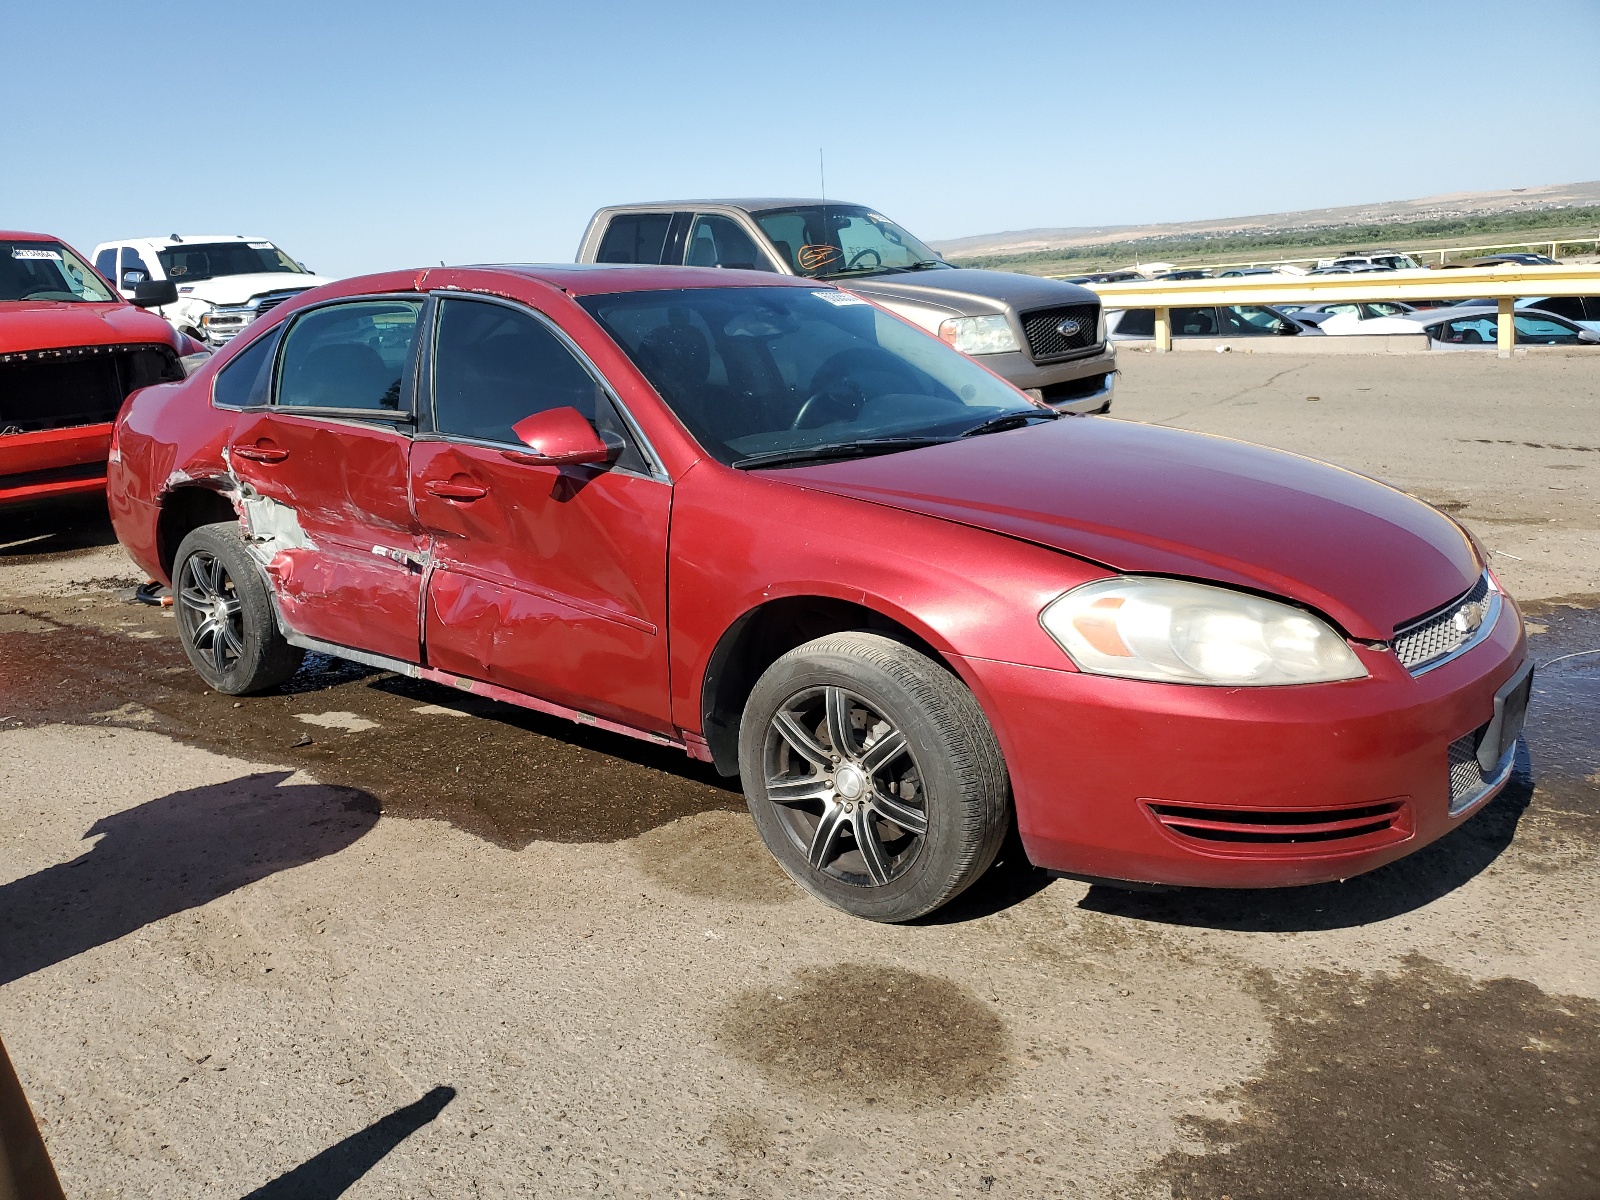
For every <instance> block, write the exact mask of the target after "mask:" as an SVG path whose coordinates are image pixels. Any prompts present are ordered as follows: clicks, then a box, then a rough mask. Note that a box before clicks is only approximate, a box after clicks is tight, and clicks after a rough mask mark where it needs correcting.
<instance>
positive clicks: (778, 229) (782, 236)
mask: <svg viewBox="0 0 1600 1200" xmlns="http://www.w3.org/2000/svg"><path fill="white" fill-rule="evenodd" d="M754 215H755V219H756V224H757V225H759V226H761V230H762V232H763V233H765V234H766V235H767V239H768V240H769V241H770V242H771V243H772V244H773V247H774V248H775V249H776V250H777V251H778V253H779V254H780V255H782V256H783V259H784V261H785V262H787V263H788V264H789V268H790V270H792V271H794V273H795V274H796V275H808V276H810V277H812V278H814V279H832V278H834V277H836V276H840V275H871V274H876V273H881V272H885V271H906V270H920V269H924V268H934V267H943V266H945V263H944V262H943V261H942V260H941V259H940V258H939V256H938V255H937V254H935V253H934V252H933V251H932V250H930V249H928V247H926V246H924V245H923V244H922V243H921V242H919V241H918V240H917V239H916V238H914V237H912V236H911V235H910V234H909V233H907V232H906V231H905V230H904V229H901V228H900V226H898V225H896V224H895V223H894V222H893V221H891V220H889V218H888V217H885V216H880V215H879V214H878V213H875V212H873V211H872V210H871V209H867V208H861V207H859V206H858V205H854V204H808V205H805V206H803V207H799V208H775V209H768V210H767V211H765V212H758V213H756V214H754Z"/></svg>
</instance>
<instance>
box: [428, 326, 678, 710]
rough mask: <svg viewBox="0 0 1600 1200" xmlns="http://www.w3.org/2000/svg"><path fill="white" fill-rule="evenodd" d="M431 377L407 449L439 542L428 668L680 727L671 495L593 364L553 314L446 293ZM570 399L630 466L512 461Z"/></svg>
mask: <svg viewBox="0 0 1600 1200" xmlns="http://www.w3.org/2000/svg"><path fill="white" fill-rule="evenodd" d="M438 305H439V307H438V316H437V320H436V323H435V327H434V328H435V332H434V336H433V345H432V347H431V351H430V355H429V358H428V360H427V362H426V364H425V367H424V377H425V379H427V381H428V382H429V384H430V386H431V394H432V424H433V431H432V432H431V433H428V434H426V435H423V436H421V437H419V438H418V440H417V443H416V446H415V448H414V449H413V451H412V458H411V475H412V493H413V495H414V496H415V498H416V506H417V515H418V518H419V520H420V521H421V523H422V525H423V526H424V527H425V528H426V530H427V531H428V533H429V534H430V535H431V538H432V541H431V547H430V554H431V559H432V564H433V565H432V568H431V570H430V573H429V577H428V585H427V595H426V598H425V599H426V612H425V617H424V622H423V628H424V639H425V652H426V655H427V662H428V665H429V666H433V667H437V668H439V669H440V670H444V671H449V672H452V673H454V674H458V675H466V676H470V677H472V678H475V679H482V680H485V681H487V682H490V683H495V684H499V685H501V686H503V687H507V688H511V689H513V690H515V691H519V692H524V693H527V694H529V695H533V696H538V697H541V698H543V699H546V700H549V701H552V702H553V703H556V704H561V705H564V706H566V707H568V708H575V709H578V710H580V711H582V712H588V713H593V714H595V715H598V716H604V717H607V718H609V719H612V720H617V721H621V722H623V723H626V724H629V725H633V726H636V727H640V728H645V729H651V730H657V731H661V732H668V731H670V730H671V729H672V723H671V714H670V695H669V688H668V675H667V621H666V606H667V596H666V578H667V525H668V518H669V516H670V513H671V504H672V488H671V485H670V484H669V483H668V482H667V480H666V478H665V477H664V475H663V474H662V473H661V472H660V470H659V469H658V468H657V467H656V466H655V464H654V460H653V457H652V456H651V455H650V453H649V450H648V448H647V447H646V446H645V445H644V443H643V441H642V439H641V438H640V436H639V435H638V434H637V432H636V430H635V429H634V428H633V426H632V424H631V423H630V422H629V421H628V420H627V418H626V416H625V414H624V413H623V411H622V409H621V407H620V405H619V404H618V403H617V401H616V400H615V398H614V397H613V396H612V395H611V393H610V391H609V389H608V388H607V387H605V386H604V384H603V383H602V381H601V380H600V376H599V374H598V372H597V371H595V369H594V368H593V367H592V366H591V365H590V364H589V363H588V361H587V359H586V358H584V357H583V356H582V355H581V353H580V352H578V351H577V349H576V347H575V346H574V345H573V344H572V343H571V342H570V341H569V340H568V339H567V338H566V337H565V336H564V335H563V334H561V332H560V331H559V329H558V327H557V326H556V325H555V324H554V322H552V321H550V320H548V319H547V318H545V317H544V316H543V315H541V314H537V313H535V312H534V311H532V310H531V309H529V308H526V307H523V306H521V305H517V304H513V303H510V302H503V301H498V300H491V299H488V298H470V299H469V298H465V297H444V298H441V299H439V300H438ZM563 406H570V407H572V408H576V409H577V410H578V411H579V412H580V413H582V415H583V416H584V417H586V418H588V419H589V420H590V421H591V422H592V423H593V424H594V425H595V426H596V428H597V429H598V430H599V431H600V433H601V435H602V436H603V437H605V438H606V439H607V441H608V442H610V443H611V444H613V445H614V446H616V447H617V448H618V451H619V453H618V457H617V459H616V460H615V462H614V463H612V464H611V465H610V466H608V467H597V466H574V467H555V466H540V465H532V464H529V463H527V462H525V461H522V462H519V461H517V456H518V453H519V451H520V452H526V450H527V447H526V446H524V445H522V443H521V442H520V441H519V440H518V439H517V436H516V434H515V433H514V432H513V431H512V426H513V425H515V424H516V423H517V422H518V421H521V420H522V419H523V418H525V417H528V416H531V415H533V414H534V413H537V412H542V411H544V410H546V409H551V408H559V407H563Z"/></svg>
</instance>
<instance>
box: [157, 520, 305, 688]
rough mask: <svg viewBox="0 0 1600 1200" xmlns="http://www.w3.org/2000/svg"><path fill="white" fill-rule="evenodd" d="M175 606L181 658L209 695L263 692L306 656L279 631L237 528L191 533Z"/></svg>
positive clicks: (177, 568) (178, 563) (180, 557)
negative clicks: (207, 687)
mask: <svg viewBox="0 0 1600 1200" xmlns="http://www.w3.org/2000/svg"><path fill="white" fill-rule="evenodd" d="M172 607H173V611H174V612H175V613H176V614H177V618H178V637H179V640H181V641H182V642H183V652H184V653H185V654H187V655H188V656H189V663H190V665H191V666H193V667H194V669H195V670H196V671H197V672H198V673H199V675H200V678H202V679H204V680H205V681H206V683H207V684H208V685H209V686H210V687H211V688H212V689H213V690H214V691H218V692H222V693H224V694H225V695H229V696H243V695H247V694H249V693H250V692H260V691H265V690H266V689H267V688H270V687H275V686H277V685H278V684H280V683H282V682H283V681H284V680H286V679H288V678H289V677H290V676H291V675H293V674H294V673H295V672H296V671H298V670H299V669H300V660H301V659H303V658H304V657H305V651H304V650H301V649H300V648H299V647H297V646H291V645H289V643H288V642H286V641H284V640H283V635H282V634H281V633H280V632H279V631H278V619H277V616H276V615H275V613H274V612H273V608H272V600H271V597H269V596H268V595H267V585H266V583H265V582H264V581H263V580H262V578H261V570H260V568H258V567H257V566H256V564H255V562H254V561H253V560H252V559H251V557H250V552H249V551H248V550H247V549H245V544H244V540H243V539H242V538H241V537H240V536H239V526H238V523H237V522H235V521H219V522H217V523H216V524H215V525H201V526H199V527H198V528H196V529H191V530H190V531H189V535H188V536H187V537H185V538H184V539H183V541H182V542H181V543H180V544H179V546H178V554H177V557H176V558H174V559H173V564H172Z"/></svg>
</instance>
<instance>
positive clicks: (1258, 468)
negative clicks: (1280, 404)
mask: <svg viewBox="0 0 1600 1200" xmlns="http://www.w3.org/2000/svg"><path fill="white" fill-rule="evenodd" d="M769 477H770V478H775V479H782V480H784V481H786V482H788V483H791V484H794V485H797V486H801V487H807V488H814V489H817V490H820V491H827V492H832V493H834V494H835V495H840V496H850V497H854V498H856V499H859V500H865V501H870V502H872V503H875V504H883V505H888V506H891V507H894V508H899V509H904V510H906V511H909V512H917V513H923V514H926V515H928V516H930V517H940V518H943V519H945V520H949V521H956V522H959V523H961V524H964V525H970V526H973V527H976V528H979V529H987V530H992V531H993V532H995V533H999V534H1004V535H1006V536H1008V537H1014V538H1019V539H1022V540H1024V541H1029V542H1033V543H1036V544H1038V545H1042V546H1049V547H1053V548H1055V549H1057V550H1062V551H1065V552H1066V553H1068V554H1072V555H1075V556H1077V557H1080V558H1085V559H1089V560H1091V561H1093V562H1096V563H1100V564H1102V565H1104V566H1106V567H1109V568H1111V569H1112V570H1115V571H1119V572H1129V573H1150V574H1161V575H1177V576H1184V577H1188V578H1197V579H1207V580H1213V581H1216V582H1219V583H1224V584H1231V585H1234V586H1240V587H1245V588H1249V589H1252V590H1255V591H1261V592H1267V593H1271V594H1275V595H1279V596H1285V597H1288V598H1290V599H1292V600H1296V601H1299V602H1300V603H1302V604H1305V605H1308V606H1310V607H1312V608H1315V609H1317V610H1319V611H1321V612H1323V613H1325V614H1326V615H1327V616H1329V617H1331V618H1332V619H1333V620H1334V621H1335V622H1336V623H1337V624H1338V625H1340V626H1341V627H1342V628H1343V629H1344V630H1345V631H1346V632H1347V633H1349V634H1350V635H1351V636H1353V637H1357V638H1363V639H1383V640H1387V639H1388V638H1389V637H1391V636H1392V635H1393V633H1394V630H1395V627H1396V626H1398V625H1401V624H1404V623H1405V622H1407V621H1409V620H1411V619H1412V618H1414V617H1417V616H1420V615H1422V614H1423V613H1426V612H1428V611H1430V610H1432V609H1434V608H1438V607H1439V606H1441V605H1443V604H1446V603H1448V602H1449V601H1450V600H1452V599H1454V598H1455V597H1456V596H1459V595H1460V594H1461V593H1462V592H1464V591H1466V590H1467V588H1469V587H1470V586H1472V584H1473V582H1474V581H1475V580H1476V579H1477V577H1478V575H1479V574H1480V573H1481V572H1482V570H1483V567H1482V564H1481V563H1480V561H1479V558H1478V554H1477V551H1476V549H1475V548H1474V546H1473V545H1472V543H1471V541H1470V540H1469V538H1468V537H1467V535H1466V533H1465V531H1463V530H1462V529H1461V527H1460V526H1458V525H1457V524H1456V523H1455V522H1454V521H1452V520H1450V518H1448V517H1446V516H1445V515H1444V514H1443V513H1441V512H1439V511H1438V510H1437V509H1434V508H1431V507H1430V506H1428V505H1426V504H1424V503H1422V502H1421V501H1420V500H1416V499H1413V498H1412V497H1410V496H1407V495H1406V494H1405V493H1403V492H1400V491H1397V490H1395V489H1393V488H1390V487H1387V486H1385V485H1384V484H1381V483H1378V482H1377V481H1375V480H1372V479H1368V478H1367V477H1366V476H1364V475H1358V474H1356V473H1355V472H1353V471H1346V470H1344V469H1342V468H1340V467H1335V466H1330V465H1328V464H1326V463H1319V462H1315V461H1313V460H1311V459H1306V458H1301V457H1299V456H1298V455H1293V454H1288V453H1285V452H1283V451H1281V450H1269V449H1267V448H1265V447H1262V446H1253V445H1250V444H1248V443H1245V442H1236V441H1231V440H1229V439H1226V438H1218V437H1211V436H1208V435H1204V434H1198V433H1189V432H1186V431H1184V430H1178V429H1166V428H1163V427H1160V426H1155V425H1139V424H1134V423H1132V422H1127V421H1113V420H1107V419H1101V418H1066V419H1062V420H1059V421H1054V422H1051V423H1050V424H1048V425H1035V426H1031V427H1029V428H1025V429H1017V430H1012V431H1010V432H1008V433H997V434H987V435H984V436H981V437H977V438H972V439H970V440H962V441H956V442H950V443H946V444H944V445H939V446H931V447H927V448H925V449H920V450H909V451H903V452H901V453H898V454H888V455H881V456H879V457H875V458H868V459H854V460H850V461H847V462H839V463H827V464H818V465H815V466H807V467H795V468H787V469H783V470H776V471H772V472H770V473H769Z"/></svg>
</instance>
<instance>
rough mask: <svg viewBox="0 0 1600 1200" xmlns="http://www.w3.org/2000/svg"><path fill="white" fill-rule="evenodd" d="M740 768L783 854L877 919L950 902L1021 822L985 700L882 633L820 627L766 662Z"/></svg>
mask: <svg viewBox="0 0 1600 1200" xmlns="http://www.w3.org/2000/svg"><path fill="white" fill-rule="evenodd" d="M835 730H842V731H843V732H842V735H841V736H840V737H836V736H835V733H834V731H835ZM858 731H859V732H858ZM896 738H899V739H901V741H902V742H903V748H899V747H900V742H897V741H896ZM840 740H843V741H844V742H845V743H846V745H845V748H844V751H843V752H842V753H841V752H840V751H839V750H838V749H837V742H838V741H840ZM880 760H881V761H880ZM739 772H740V775H741V776H742V778H743V782H744V793H745V800H746V802H747V803H748V804H749V806H750V813H751V816H752V817H754V819H755V824H756V829H757V831H758V832H759V833H760V834H761V839H762V841H764V842H765V843H766V844H767V849H768V850H770V851H771V852H772V855H773V857H774V858H776V859H777V860H778V864H779V865H780V866H781V867H783V869H784V870H785V871H786V872H788V874H789V876H790V877H791V878H792V879H794V881H795V882H796V883H798V884H799V885H800V886H801V887H803V888H805V889H806V891H808V892H810V893H811V894H812V895H813V896H816V897H817V898H818V899H819V900H823V901H825V902H827V903H828V904H831V905H833V906H834V907H835V908H840V909H843V910H844V911H845V912H848V913H852V914H854V915H855V916H858V917H865V918H866V919H868V920H871V921H889V922H898V921H911V920H915V919H916V918H917V917H920V916H923V915H925V914H927V913H930V912H932V911H933V910H934V909H936V908H938V907H939V906H940V905H942V904H945V903H947V902H949V901H950V900H952V899H954V898H955V897H956V896H957V895H959V894H960V893H961V892H962V891H963V890H964V889H966V888H967V887H969V886H970V885H971V884H972V883H973V882H974V881H975V880H977V879H978V878H979V877H980V876H981V875H982V874H983V873H984V872H985V871H986V870H988V868H989V865H990V864H991V863H992V862H993V861H994V857H995V854H996V853H997V852H998V850H999V848H1000V844H1001V842H1002V841H1003V840H1004V838H1005V835H1006V831H1007V829H1008V828H1009V827H1010V824H1011V804H1010V797H1011V789H1010V782H1009V779H1008V777H1007V775H1006V765H1005V760H1004V758H1002V756H1001V754H1000V745H999V743H998V742H997V741H996V740H995V736H994V731H993V730H992V729H991V728H990V727H989V722H988V719H987V718H986V717H985V716H984V715H983V710H982V709H981V708H980V707H979V706H978V702H977V700H976V699H975V698H974V697H973V695H972V693H971V692H970V691H968V690H967V688H966V687H965V686H964V685H963V684H962V683H961V681H960V680H959V679H957V678H956V677H955V676H953V675H951V674H950V673H949V672H948V671H946V670H944V669H943V668H942V667H940V666H939V665H938V664H937V663H934V662H932V661H931V660H929V659H928V658H927V657H926V656H924V655H922V654H919V653H918V652H917V651H915V650H913V649H911V648H910V647H908V646H905V645H903V644H901V643H900V642H897V641H895V640H893V639H892V638H887V637H884V636H882V635H880V634H875V633H836V634H830V635H828V636H826V637H821V638H817V639H816V640H815V641H811V642H807V643H806V644H805V645H803V646H798V647H796V648H795V649H793V650H791V651H789V653H787V654H785V655H784V656H783V657H782V658H780V659H778V660H777V661H776V662H775V663H773V664H772V666H770V667H768V668H767V670H766V672H765V673H764V674H763V675H762V676H761V678H760V679H759V680H758V681H757V682H756V686H755V688H754V689H753V690H752V691H751V693H750V699H749V700H748V701H747V702H746V704H745V709H744V715H743V717H742V718H741V720H740V725H739ZM902 821H903V822H905V823H904V824H901V823H900V822H902ZM919 826H921V828H920V830H919V828H918V827H919ZM874 845H875V846H876V849H873V848H872V847H873V846H874Z"/></svg>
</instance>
